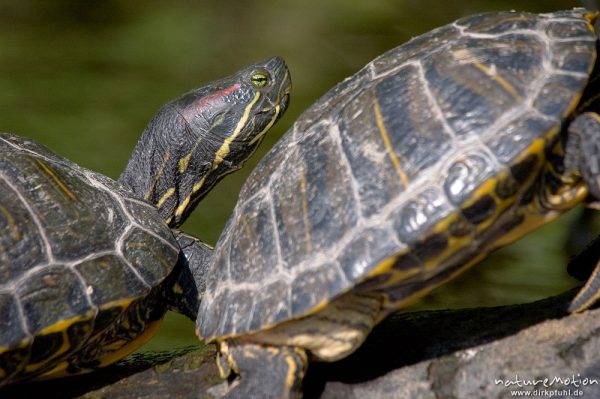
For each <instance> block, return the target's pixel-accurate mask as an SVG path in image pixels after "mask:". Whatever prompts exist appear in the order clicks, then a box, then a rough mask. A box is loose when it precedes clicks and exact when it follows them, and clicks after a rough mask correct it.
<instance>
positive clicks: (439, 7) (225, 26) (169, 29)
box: [0, 0, 581, 350]
mask: <svg viewBox="0 0 600 399" xmlns="http://www.w3.org/2000/svg"><path fill="white" fill-rule="evenodd" d="M580 5H581V3H580V2H578V1H566V0H544V1H539V0H538V1H522V0H521V1H517V0H514V1H509V0H506V1H489V0H485V1H484V0H479V1H477V0H474V1H466V0H465V1H458V0H457V1H450V0H447V1H435V0H418V1H417V0H395V1H393V0H364V1H352V0H334V1H324V0H308V1H297V0H296V1H294V0H284V1H269V0H253V1H252V0H243V1H242V0H240V1H232V0H228V1H227V0H225V1H220V2H217V1H184V0H170V1H162V2H160V1H143V2H142V1H132V0H105V1H77V0H52V1H47V0H26V1H5V0H4V1H3V0H0V121H1V122H0V123H1V124H0V129H1V130H4V131H9V132H14V133H18V134H21V135H24V136H28V137H32V138H35V139H37V140H38V141H40V142H42V143H44V144H46V145H47V146H49V147H50V148H52V149H53V150H55V151H57V152H58V153H60V154H62V155H64V156H66V157H67V158H69V159H71V160H73V161H75V162H77V163H79V164H80V165H82V166H85V167H87V168H90V169H94V170H96V171H99V172H101V173H104V174H106V175H108V176H110V177H112V178H117V177H118V175H119V173H120V171H121V170H122V169H123V167H124V166H125V164H126V161H127V159H128V157H129V154H130V152H131V150H132V149H133V146H134V145H135V143H136V141H137V139H138V136H139V134H140V133H141V131H142V130H143V129H144V127H145V125H146V123H147V121H148V120H149V119H150V117H151V116H152V115H153V113H154V112H155V111H156V110H157V108H158V107H159V106H160V105H161V104H162V103H164V102H166V101H168V100H169V99H171V98H173V97H176V96H178V95H179V94H181V93H183V92H185V91H188V90H190V89H191V88H193V87H196V86H198V85H201V84H203V83H205V82H208V81H210V80H212V79H215V78H219V77H221V76H223V75H226V74H229V73H232V72H234V71H236V70H237V69H238V68H240V67H242V66H244V65H246V64H249V63H252V62H254V61H258V60H260V59H262V58H265V57H268V56H271V55H280V56H283V57H284V58H285V59H286V61H287V63H288V65H289V68H290V70H291V73H292V80H293V90H292V101H291V106H290V108H289V110H288V112H287V115H286V116H285V117H284V118H283V119H282V120H281V121H280V122H279V124H278V126H277V127H276V128H275V129H274V130H273V131H271V132H270V133H269V135H268V138H267V139H266V140H265V142H264V144H263V145H262V147H261V149H260V150H259V151H258V152H257V153H256V154H255V155H254V157H253V158H252V159H251V160H250V161H249V162H247V164H246V167H245V168H244V169H243V170H242V171H240V172H239V173H236V174H234V175H232V176H231V177H229V178H227V179H226V180H225V181H223V182H222V183H221V184H220V185H219V186H218V187H217V188H216V189H215V190H214V191H213V192H212V193H211V194H210V195H209V196H208V197H207V198H206V199H205V201H204V202H203V203H202V204H201V205H200V206H199V207H198V208H197V210H196V212H195V213H194V215H193V216H192V217H191V219H190V220H189V221H188V222H187V223H186V224H185V225H184V228H183V229H184V230H186V231H188V232H191V233H193V234H195V235H197V236H199V237H202V238H203V239H204V240H205V241H207V242H208V243H211V244H214V243H215V241H216V240H217V238H218V236H219V232H220V231H221V229H222V227H223V225H224V223H225V221H226V219H227V217H228V215H229V213H230V212H231V210H232V208H233V206H234V204H235V201H236V197H237V193H238V191H239V188H240V186H241V184H242V183H243V181H244V179H245V178H246V176H247V175H248V173H249V172H250V170H251V169H252V167H253V166H254V165H255V164H256V162H257V161H258V160H259V159H260V158H261V157H262V156H263V155H264V153H265V152H266V151H267V150H268V149H269V148H270V147H271V146H272V145H273V143H274V142H275V141H276V140H277V139H278V138H279V137H280V136H281V135H282V134H283V132H284V131H285V130H286V128H287V127H289V126H290V125H291V124H292V122H293V121H294V120H295V119H296V118H297V117H298V115H299V114H300V113H301V112H302V111H303V110H304V109H306V108H307V107H308V105H309V104H311V103H312V102H313V101H315V100H316V99H317V98H318V97H319V96H321V95H322V94H323V93H325V92H326V91H327V90H328V89H329V88H331V87H332V86H333V85H334V84H335V83H336V82H338V81H340V80H342V79H343V78H344V77H346V76H349V75H351V74H352V73H354V72H355V71H357V70H358V69H359V68H361V67H362V66H363V65H364V64H366V63H367V62H369V61H370V60H371V59H373V58H374V57H375V56H377V55H379V54H381V53H383V52H384V51H386V50H388V49H390V48H392V47H395V46H397V45H399V44H401V43H403V42H405V41H407V40H409V39H410V38H411V37H414V36H417V35H419V34H421V33H424V32H426V31H428V30H430V29H432V28H434V27H437V26H441V25H443V24H446V23H448V22H451V21H453V20H454V19H456V18H459V17H461V16H464V15H469V14H473V13H478V12H483V11H494V10H510V9H517V10H527V11H535V12H547V11H554V10H559V9H565V8H571V7H575V6H580ZM574 216H575V215H574V214H571V215H567V216H566V217H565V218H563V220H561V221H560V222H558V223H554V224H552V225H550V226H547V227H546V228H543V229H542V230H540V231H538V232H537V233H535V234H533V235H531V236H529V237H527V238H526V239H523V240H522V241H520V242H518V243H517V244H516V245H513V246H511V247H510V248H507V249H505V250H502V251H500V252H498V253H496V254H494V255H493V256H492V257H491V258H490V259H488V260H487V261H486V262H485V264H482V265H480V266H477V267H476V268H474V269H473V270H472V271H471V272H469V273H467V274H465V275H463V276H462V277H460V278H459V279H457V280H455V281H454V282H453V283H450V284H448V285H447V286H445V287H442V288H440V289H438V290H436V291H435V292H434V293H433V294H432V295H430V296H429V297H427V298H426V299H424V300H423V301H422V302H421V303H419V304H417V305H416V306H415V308H447V307H473V306H490V305H499V304H509V303H517V302H526V301H532V300H534V299H537V298H541V297H545V296H548V295H552V294H555V293H559V292H562V291H564V290H565V289H567V288H570V287H572V286H574V285H575V284H576V282H575V281H573V280H572V279H571V278H569V277H568V276H567V274H566V271H565V267H564V266H565V264H566V260H567V255H566V254H565V253H564V251H563V246H564V245H563V244H564V241H565V238H566V234H567V230H566V227H567V225H568V221H565V220H564V219H569V218H571V219H573V217H574ZM195 342H196V340H195V337H194V335H193V324H192V323H191V322H189V321H187V320H185V319H183V318H182V317H179V316H177V315H173V314H169V316H168V317H167V321H166V323H165V325H164V327H163V328H162V330H161V332H160V333H159V334H158V336H157V337H156V338H155V339H154V340H153V341H152V342H151V343H150V344H149V345H147V346H145V347H144V350H148V349H170V348H175V347H179V346H183V345H187V344H190V343H195Z"/></svg>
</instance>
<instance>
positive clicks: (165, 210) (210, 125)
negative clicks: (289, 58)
mask: <svg viewBox="0 0 600 399" xmlns="http://www.w3.org/2000/svg"><path fill="white" fill-rule="evenodd" d="M290 88H291V81H290V75H289V71H288V69H287V66H286V65H285V62H284V61H283V60H282V59H281V58H279V57H274V58H271V59H268V60H265V61H263V62H259V63H257V64H254V65H251V66H249V67H246V68H244V69H242V70H241V71H239V72H237V73H236V74H234V75H231V76H229V77H226V78H223V79H220V80H217V81H214V82H211V83H209V84H207V85H206V86H204V87H201V88H199V89H196V90H193V91H191V92H189V93H186V94H184V95H183V96H181V97H179V98H177V99H175V100H173V101H171V102H169V103H167V104H165V105H163V106H162V108H161V109H160V110H159V111H158V113H157V114H156V115H155V116H154V118H153V119H152V120H151V121H150V123H149V124H148V126H147V127H146V130H145V131H144V133H143V134H142V137H141V138H140V140H139V142H138V144H137V146H136V148H135V149H134V151H133V154H132V156H131V159H130V160H129V163H128V165H127V167H126V168H125V170H124V171H123V173H122V174H121V177H120V178H119V181H120V182H121V183H123V184H124V185H126V186H127V187H129V188H130V189H131V190H132V191H133V192H134V193H135V194H137V195H138V196H139V197H141V198H143V199H145V200H147V201H149V202H151V203H153V204H154V205H155V206H156V207H157V208H158V210H159V212H160V214H161V216H163V218H164V220H165V221H166V222H167V224H169V226H171V227H177V226H180V225H181V224H182V223H183V222H184V221H185V219H186V218H187V216H188V215H189V213H190V212H191V211H192V210H193V209H194V208H195V206H196V205H197V203H198V202H199V201H200V200H201V199H202V198H203V197H204V196H205V195H206V194H207V193H208V191H210V189H211V188H212V187H213V186H214V185H215V183H217V182H218V181H219V180H220V179H221V178H222V177H223V176H225V175H227V174H228V173H231V172H233V171H235V170H237V169H239V168H240V167H241V166H242V165H243V163H244V161H245V160H246V159H247V158H248V157H249V156H250V155H251V154H252V153H253V152H254V150H255V149H256V148H257V147H258V145H259V144H260V142H261V141H262V139H263V137H264V136H265V133H266V132H267V131H268V130H269V129H270V128H271V126H273V124H275V122H276V121H277V120H278V119H279V118H280V117H281V115H283V113H284V112H285V110H286V108H287V105H288V102H289V92H290Z"/></svg>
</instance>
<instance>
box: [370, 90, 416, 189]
mask: <svg viewBox="0 0 600 399" xmlns="http://www.w3.org/2000/svg"><path fill="white" fill-rule="evenodd" d="M373 110H374V111H375V120H376V122H377V127H378V128H379V133H380V134H381V138H382V139H383V143H384V144H385V148H386V150H387V152H388V154H389V156H390V159H391V161H392V163H393V164H394V168H396V172H397V173H398V176H399V177H400V180H401V181H402V184H404V187H408V184H409V180H408V177H407V176H406V173H404V171H403V170H402V166H400V161H399V160H398V157H397V156H396V153H395V152H394V148H393V147H392V142H391V141H390V136H389V135H388V133H387V130H386V129H385V125H384V123H383V117H382V116H381V111H380V109H379V101H377V98H375V99H374V100H373Z"/></svg>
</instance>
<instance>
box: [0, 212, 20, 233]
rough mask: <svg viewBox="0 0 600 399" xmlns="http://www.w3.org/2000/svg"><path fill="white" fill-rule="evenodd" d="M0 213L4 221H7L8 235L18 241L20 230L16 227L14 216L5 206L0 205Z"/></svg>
mask: <svg viewBox="0 0 600 399" xmlns="http://www.w3.org/2000/svg"><path fill="white" fill-rule="evenodd" d="M0 213H1V214H2V215H3V216H4V218H5V219H6V221H7V222H8V229H9V230H10V236H11V237H12V239H13V240H15V241H19V240H20V239H21V232H20V231H19V228H18V227H17V222H16V220H15V218H14V216H13V215H12V214H11V213H10V211H9V210H8V209H6V207H4V206H2V205H0Z"/></svg>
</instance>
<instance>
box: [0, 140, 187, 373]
mask: <svg viewBox="0 0 600 399" xmlns="http://www.w3.org/2000/svg"><path fill="white" fill-rule="evenodd" d="M178 248H179V247H178V246H177V242H176V241H175V239H174V237H173V235H172V233H171V230H170V229H169V228H168V227H167V225H166V224H165V223H164V222H163V221H162V219H161V218H160V216H159V215H158V213H157V212H156V210H155V209H154V208H153V207H152V206H151V205H149V204H147V203H145V202H143V201H140V200H137V199H135V198H133V197H132V195H131V194H130V193H128V192H127V191H125V190H124V189H122V188H121V187H120V186H119V185H118V184H117V183H116V182H114V181H112V180H110V179H109V178H107V177H105V176H102V175H99V174H97V173H94V172H91V171H89V170H86V169H84V168H81V167H79V166H77V165H75V164H73V163H71V162H69V161H68V160H66V159H64V158H62V157H59V156H58V155H56V154H54V153H52V152H51V151H50V150H48V149H47V148H45V147H43V146H41V145H39V144H37V143H35V142H32V141H28V140H25V139H23V138H21V137H18V136H14V135H10V134H6V133H2V134H0V314H2V318H1V319H0V380H4V382H6V381H7V380H9V379H11V377H15V378H21V377H22V376H23V375H28V376H31V375H39V374H42V373H43V372H44V371H45V370H47V369H48V368H50V367H52V366H53V365H54V364H55V363H56V359H60V358H64V357H66V356H68V354H69V353H71V352H73V351H75V350H77V349H78V348H80V347H82V346H83V345H84V344H85V343H86V341H87V340H88V338H90V337H92V336H94V335H96V334H97V333H98V332H100V331H102V330H103V329H104V328H105V327H106V326H108V325H109V324H110V323H111V322H112V321H113V320H114V319H115V318H116V317H117V316H118V315H119V314H121V313H122V312H123V311H124V310H126V309H127V308H128V306H130V305H131V304H132V303H133V302H134V301H136V299H140V298H142V297H144V296H146V295H147V294H148V293H149V292H150V290H151V289H152V288H153V287H156V286H157V285H159V284H160V283H161V282H162V281H163V280H164V279H165V277H166V276H167V275H168V274H169V273H170V272H171V270H172V269H173V267H174V266H175V264H176V261H177V256H178V253H179V249H178ZM25 366H27V369H26V370H24V367H25Z"/></svg>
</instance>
